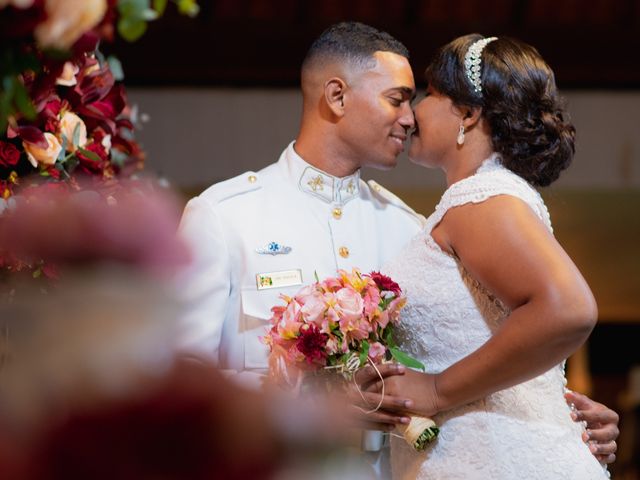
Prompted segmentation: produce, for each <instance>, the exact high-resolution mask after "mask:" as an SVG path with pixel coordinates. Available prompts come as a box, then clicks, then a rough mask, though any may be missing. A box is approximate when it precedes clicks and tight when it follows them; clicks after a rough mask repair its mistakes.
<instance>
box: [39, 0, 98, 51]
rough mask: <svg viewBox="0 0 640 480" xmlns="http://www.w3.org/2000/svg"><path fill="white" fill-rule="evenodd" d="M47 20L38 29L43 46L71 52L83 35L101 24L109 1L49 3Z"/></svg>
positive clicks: (56, 1)
mask: <svg viewBox="0 0 640 480" xmlns="http://www.w3.org/2000/svg"><path fill="white" fill-rule="evenodd" d="M45 10H46V12H47V19H46V20H45V21H44V22H42V23H41V24H40V25H38V26H37V27H36V30H35V37H36V40H37V42H38V44H39V45H40V46H41V47H44V48H47V47H53V48H59V49H63V50H65V49H68V48H69V47H71V46H72V45H73V44H74V43H75V42H76V40H78V39H79V38H80V37H81V36H82V34H83V33H85V32H87V31H89V30H91V29H92V28H93V27H95V26H96V25H98V23H100V20H102V17H104V14H105V13H106V11H107V2H106V0H46V1H45Z"/></svg>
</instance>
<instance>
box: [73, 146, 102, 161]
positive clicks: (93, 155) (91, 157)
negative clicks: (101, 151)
mask: <svg viewBox="0 0 640 480" xmlns="http://www.w3.org/2000/svg"><path fill="white" fill-rule="evenodd" d="M78 150H79V151H80V153H82V155H84V156H85V157H87V158H88V159H89V160H91V161H92V162H99V161H100V160H101V159H100V156H99V155H98V154H97V153H94V152H92V151H91V150H86V149H84V148H79V149H78Z"/></svg>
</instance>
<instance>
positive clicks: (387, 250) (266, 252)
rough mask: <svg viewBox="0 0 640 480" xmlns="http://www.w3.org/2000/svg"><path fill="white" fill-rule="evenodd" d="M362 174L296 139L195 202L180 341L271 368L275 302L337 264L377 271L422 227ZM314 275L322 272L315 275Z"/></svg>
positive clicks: (190, 211) (224, 360)
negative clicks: (266, 338)
mask: <svg viewBox="0 0 640 480" xmlns="http://www.w3.org/2000/svg"><path fill="white" fill-rule="evenodd" d="M423 222H424V218H423V217H422V216H420V215H417V214H416V213H415V212H414V211H413V210H411V209H410V208H409V207H408V206H407V205H405V204H404V203H403V202H402V201H401V200H400V199H398V198H397V197H395V195H393V194H391V193H390V192H388V191H386V190H384V189H383V188H382V187H380V186H379V185H377V184H375V183H374V182H370V183H369V184H367V183H365V182H364V181H362V180H360V172H356V173H355V174H354V175H351V176H349V177H345V178H336V177H333V176H331V175H328V174H326V173H324V172H322V171H320V170H318V169H316V168H314V167H312V166H311V165H309V164H308V163H306V162H305V161H304V160H303V159H302V158H301V157H300V156H299V155H298V154H297V153H296V152H295V150H294V148H293V143H291V144H290V145H289V146H288V147H287V149H286V150H285V151H284V152H283V153H282V155H281V157H280V160H279V161H278V162H277V163H274V164H272V165H269V166H268V167H266V168H264V169H262V170H260V171H259V172H247V173H244V174H242V175H239V176H237V177H235V178H232V179H230V180H226V181H224V182H220V183H217V184H215V185H213V186H212V187H210V188H209V189H207V190H206V191H204V192H203V193H202V194H201V195H199V196H198V197H195V198H193V199H191V200H190V201H189V203H188V204H187V206H186V208H185V211H184V215H183V218H182V221H181V225H180V232H181V235H182V236H183V238H185V239H186V240H187V242H188V243H189V245H190V247H191V249H192V255H193V258H192V264H191V266H190V268H189V270H188V272H186V273H185V275H184V277H183V278H182V280H181V282H182V284H181V285H180V288H181V290H182V291H183V292H184V299H185V300H186V302H187V303H186V307H187V314H186V315H185V317H184V319H183V324H182V327H183V336H182V338H181V339H180V343H181V346H182V347H183V348H184V349H187V350H188V351H190V352H192V353H195V354H199V355H204V356H206V357H208V358H209V359H212V360H213V361H214V362H215V363H216V364H218V366H219V367H220V368H222V369H229V370H235V371H237V372H242V371H255V372H256V373H264V372H265V370H266V368H267V365H268V362H267V355H268V348H267V347H266V346H265V345H263V344H262V343H261V342H260V340H259V337H261V336H263V335H264V334H265V333H266V331H267V329H268V327H269V318H270V316H271V311H270V310H271V307H272V306H274V305H282V304H284V302H283V301H282V300H281V299H279V295H280V294H281V293H285V294H288V295H292V294H294V293H295V292H297V291H298V290H299V289H300V288H301V286H302V285H306V284H309V283H312V282H313V281H314V278H315V274H317V275H318V277H319V278H320V279H323V278H325V277H327V276H330V275H335V274H336V271H337V269H348V270H350V269H351V268H352V267H358V268H359V269H360V270H361V271H362V272H363V273H367V272H369V271H371V270H378V269H379V268H380V267H381V266H382V264H383V263H384V262H386V261H388V260H389V259H390V258H391V257H393V256H394V255H396V254H397V253H398V252H399V250H400V249H401V247H403V246H404V245H405V244H406V243H407V242H408V240H409V239H410V238H411V237H412V236H414V235H415V234H416V233H417V232H418V231H419V230H420V229H421V227H422V226H423ZM314 273H315V274H314Z"/></svg>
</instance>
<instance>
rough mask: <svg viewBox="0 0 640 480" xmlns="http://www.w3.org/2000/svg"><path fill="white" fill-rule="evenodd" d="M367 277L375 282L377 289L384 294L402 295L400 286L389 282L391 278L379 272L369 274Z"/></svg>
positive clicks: (391, 281)
mask: <svg viewBox="0 0 640 480" xmlns="http://www.w3.org/2000/svg"><path fill="white" fill-rule="evenodd" d="M369 276H370V277H371V278H372V279H373V281H374V282H376V285H377V286H378V288H379V289H380V290H382V291H385V292H392V293H393V294H394V295H396V296H398V295H400V294H401V293H402V289H401V288H400V285H398V284H397V283H396V282H394V281H393V280H391V278H389V277H387V276H386V275H384V274H382V273H380V272H371V273H370V274H369Z"/></svg>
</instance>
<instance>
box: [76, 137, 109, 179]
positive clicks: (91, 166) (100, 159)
mask: <svg viewBox="0 0 640 480" xmlns="http://www.w3.org/2000/svg"><path fill="white" fill-rule="evenodd" d="M83 150H86V151H88V152H91V153H93V155H91V158H90V157H89V155H87V154H85V153H83V151H82V150H78V151H77V152H76V157H78V160H80V167H81V169H82V170H83V171H84V172H86V173H89V174H92V173H93V174H102V173H103V171H104V170H105V169H106V168H107V167H109V157H108V153H107V151H106V150H105V148H104V147H103V146H102V145H101V144H100V143H95V142H93V143H90V144H89V145H86V146H85V147H84V148H83Z"/></svg>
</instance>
